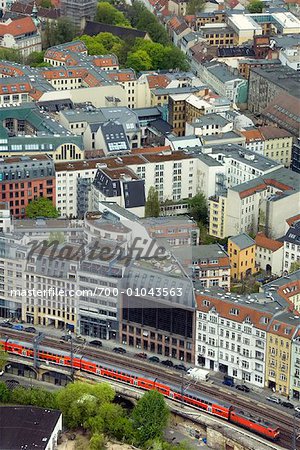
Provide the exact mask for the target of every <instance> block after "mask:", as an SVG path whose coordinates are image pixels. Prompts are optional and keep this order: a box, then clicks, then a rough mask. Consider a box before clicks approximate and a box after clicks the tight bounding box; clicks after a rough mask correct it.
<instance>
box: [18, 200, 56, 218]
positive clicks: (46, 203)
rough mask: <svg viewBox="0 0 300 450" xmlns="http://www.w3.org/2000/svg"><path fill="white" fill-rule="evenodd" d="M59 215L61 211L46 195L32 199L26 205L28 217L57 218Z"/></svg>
mask: <svg viewBox="0 0 300 450" xmlns="http://www.w3.org/2000/svg"><path fill="white" fill-rule="evenodd" d="M58 216H59V213H58V211H57V209H56V208H55V206H54V205H53V203H52V202H51V200H49V199H48V198H45V197H40V198H38V199H36V200H32V201H31V202H30V203H29V204H28V205H27V207H26V217H28V218H29V219H36V218H37V217H52V218H56V217H58Z"/></svg>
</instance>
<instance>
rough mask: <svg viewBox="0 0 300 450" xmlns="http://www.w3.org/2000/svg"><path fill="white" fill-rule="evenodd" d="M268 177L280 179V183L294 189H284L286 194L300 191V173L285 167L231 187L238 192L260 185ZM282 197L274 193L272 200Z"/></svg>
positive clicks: (275, 179)
mask: <svg viewBox="0 0 300 450" xmlns="http://www.w3.org/2000/svg"><path fill="white" fill-rule="evenodd" d="M266 179H272V180H274V181H278V182H279V183H283V184H285V185H288V186H290V187H291V188H292V189H291V190H290V191H284V195H290V194H294V193H295V191H296V192H299V191H300V174H299V173H297V172H294V171H292V170H290V169H286V168H285V167H281V168H280V169H277V170H273V171H272V172H271V173H268V174H266V175H263V176H260V177H257V178H254V179H253V180H250V181H246V182H245V183H242V184H238V185H236V186H234V187H232V188H230V189H231V190H233V191H236V192H243V191H245V190H248V189H250V188H253V187H255V186H259V185H261V184H262V183H265V180H266ZM281 197H282V195H281V196H279V197H278V196H276V195H274V196H272V200H273V201H275V200H276V198H281ZM269 200H270V199H269Z"/></svg>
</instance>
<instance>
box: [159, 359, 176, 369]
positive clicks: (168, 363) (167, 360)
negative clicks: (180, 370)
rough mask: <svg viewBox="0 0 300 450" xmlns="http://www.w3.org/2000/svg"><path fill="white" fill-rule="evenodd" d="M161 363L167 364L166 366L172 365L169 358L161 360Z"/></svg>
mask: <svg viewBox="0 0 300 450" xmlns="http://www.w3.org/2000/svg"><path fill="white" fill-rule="evenodd" d="M161 364H163V365H164V366H167V367H173V363H172V361H170V360H169V359H166V360H165V361H162V362H161Z"/></svg>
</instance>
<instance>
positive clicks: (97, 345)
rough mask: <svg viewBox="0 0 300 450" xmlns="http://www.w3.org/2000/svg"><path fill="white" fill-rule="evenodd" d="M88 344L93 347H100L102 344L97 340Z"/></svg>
mask: <svg viewBox="0 0 300 450" xmlns="http://www.w3.org/2000/svg"><path fill="white" fill-rule="evenodd" d="M89 344H90V345H93V346H94V347H102V342H101V341H97V339H95V340H94V341H90V342H89Z"/></svg>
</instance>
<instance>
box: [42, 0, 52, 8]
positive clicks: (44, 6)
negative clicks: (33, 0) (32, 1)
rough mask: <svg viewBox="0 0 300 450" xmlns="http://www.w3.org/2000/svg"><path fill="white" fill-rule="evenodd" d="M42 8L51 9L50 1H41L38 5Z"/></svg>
mask: <svg viewBox="0 0 300 450" xmlns="http://www.w3.org/2000/svg"><path fill="white" fill-rule="evenodd" d="M39 5H40V6H41V7H42V8H48V9H50V8H53V5H52V3H51V0H41V1H40V4H39Z"/></svg>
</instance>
